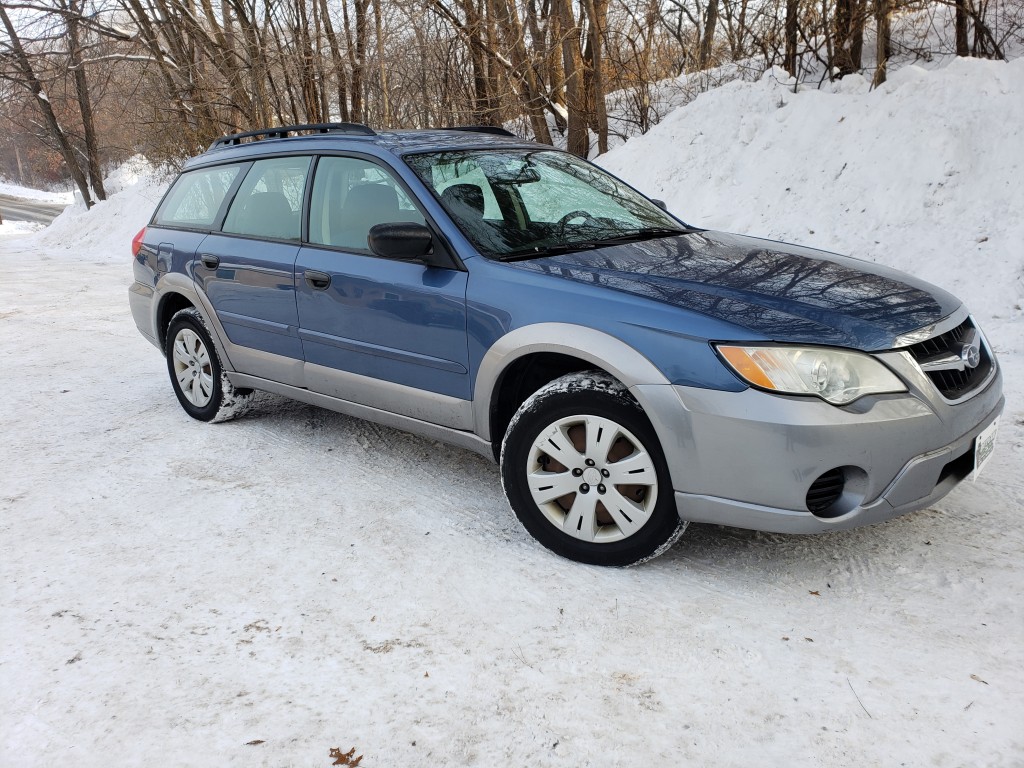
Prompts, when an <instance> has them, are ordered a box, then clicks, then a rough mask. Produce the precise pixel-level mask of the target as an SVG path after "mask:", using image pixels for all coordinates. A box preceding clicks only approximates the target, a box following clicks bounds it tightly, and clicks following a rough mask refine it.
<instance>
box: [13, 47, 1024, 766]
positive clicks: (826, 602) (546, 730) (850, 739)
mask: <svg viewBox="0 0 1024 768" xmlns="http://www.w3.org/2000/svg"><path fill="white" fill-rule="evenodd" d="M1022 124H1024V64H1022V62H1021V61H1015V62H1011V63H1010V64H996V63H990V62H957V63H955V64H953V65H951V66H949V67H947V68H942V69H937V70H935V71H931V72H923V71H919V70H903V71H901V72H898V73H896V74H895V75H894V76H893V78H892V82H891V83H890V84H888V85H886V86H885V88H883V89H880V90H879V91H875V92H868V90H867V87H866V85H865V84H864V83H863V81H858V80H857V79H856V78H853V79H851V78H848V79H846V80H844V81H843V84H842V87H841V89H840V90H839V92H836V93H826V92H818V91H801V92H799V93H796V94H794V93H792V90H791V89H789V88H788V87H787V85H786V83H785V82H784V81H781V80H780V79H779V76H778V74H777V73H776V74H772V75H769V76H767V77H766V78H765V79H763V80H762V81H760V82H757V83H735V84H732V85H729V86H726V87H723V88H720V89H717V90H715V91H712V92H709V93H707V94H705V95H703V96H701V97H699V98H698V99H697V100H696V101H694V102H692V103H691V104H689V105H688V106H686V107H684V108H682V109H680V110H678V111H677V112H675V113H674V114H672V115H671V116H670V117H669V118H668V119H666V120H665V121H664V122H663V123H662V124H661V125H660V126H658V127H657V128H655V129H654V130H652V131H651V132H650V133H649V134H647V135H646V136H644V137H639V138H635V139H633V140H631V141H629V142H628V143H627V144H626V145H624V146H623V147H621V148H619V149H617V150H615V151H613V152H612V153H609V154H608V155H606V156H605V157H603V158H601V162H602V163H603V164H605V165H606V166H607V167H608V168H610V169H611V170H613V171H614V172H615V173H617V174H619V175H621V176H623V177H625V178H626V179H627V180H629V181H630V182H632V183H633V184H634V185H635V186H637V187H639V188H640V189H641V190H643V191H645V192H647V193H648V194H650V195H652V196H654V197H662V198H664V199H666V200H667V201H668V202H669V206H670V208H671V209H672V210H673V211H674V212H675V213H677V214H678V215H680V216H681V217H682V218H684V219H685V220H687V221H688V222H692V223H694V224H699V225H703V226H712V227H717V228H722V229H727V230H735V231H745V232H749V233H752V234H760V235H766V236H773V237H781V238H785V239H788V240H792V241H797V242H801V243H805V244H811V245H817V246H819V247H824V248H829V249H834V250H840V251H848V252H852V253H853V254H854V255H856V256H859V257H861V258H866V259H871V260H875V261H879V262H884V263H886V264H890V265H892V266H895V267H898V268H902V269H907V270H909V271H912V272H914V273H916V274H918V275H920V276H923V277H925V278H927V279H930V280H932V281H933V282H936V283H939V284H940V285H943V286H945V287H947V288H949V289H950V290H952V291H953V292H955V293H957V294H958V295H960V296H962V297H964V298H965V299H966V300H967V301H968V302H969V304H970V305H971V306H972V308H973V309H974V311H975V312H976V314H977V316H978V318H979V320H980V322H981V324H982V326H983V327H984V328H985V329H986V331H987V332H988V334H989V336H990V338H991V339H992V341H993V343H994V344H995V345H996V347H997V349H998V351H999V354H1000V361H1001V363H1002V366H1003V371H1004V374H1005V381H1006V394H1007V408H1006V411H1005V412H1004V414H1003V417H1002V421H1001V425H1002V426H1001V432H1000V439H999V443H998V445H997V449H996V454H995V456H994V458H993V460H992V462H991V463H990V465H989V466H988V467H987V468H986V471H985V474H984V475H983V476H982V477H981V478H980V479H979V480H978V482H977V483H964V484H962V485H961V486H960V487H959V488H958V489H956V490H955V491H954V492H953V493H952V494H951V495H950V496H948V497H947V498H945V499H943V500H942V501H941V502H940V503H938V504H936V505H935V506H934V507H933V508H931V509H927V510H922V511H921V512H918V513H915V514H911V515H907V516H904V517H901V518H898V519H897V520H894V521H891V522H889V523H886V524H882V525H877V526H872V527H869V528H863V529H859V530H854V531H848V532H840V533H834V534H827V535H823V536H816V537H799V536H784V535H776V534H761V533H753V532H750V531H741V530H737V529H728V528H721V527H716V526H706V525H693V526H691V527H690V529H689V530H688V531H687V533H686V535H685V536H684V537H683V538H682V539H681V540H680V542H679V543H678V544H677V545H676V547H675V548H674V549H673V550H672V551H670V552H669V553H668V554H666V555H664V556H663V557H661V558H659V559H658V560H656V561H653V562H652V563H649V564H647V565H645V566H642V567H638V568H633V569H625V570H617V569H600V568H591V567H586V566H581V565H578V564H574V563H570V562H568V561H564V560H560V559H558V558H556V557H554V556H553V555H551V554H549V553H548V552H547V551H546V550H544V549H543V548H541V547H540V546H539V545H537V544H536V543H535V542H533V540H532V539H530V538H529V537H528V535H527V534H526V533H525V532H524V531H523V530H522V529H521V528H520V526H519V524H518V522H517V521H516V520H515V518H514V517H513V516H512V514H511V513H510V512H509V511H508V508H507V505H506V502H505V499H504V497H503V494H502V492H501V488H500V483H499V480H498V474H497V470H496V468H495V467H494V466H493V465H492V464H491V463H489V462H487V461H486V460H484V459H482V458H481V457H479V456H476V455H474V454H470V453H468V452H466V451H462V450H459V449H455V448H451V447H448V446H444V445H441V444H439V443H434V442H431V441H429V440H425V439H421V438H417V437H413V436H410V435H406V434H403V433H399V432H396V431H394V430H390V429H386V428H382V427H378V426H374V425H372V424H368V423H366V422H362V421H359V420H357V419H352V418H348V417H345V416H341V415H338V414H333V413H329V412H326V411H322V410H319V409H316V408H313V407H309V406H305V405H301V404H297V403H291V402H284V401H280V400H276V399H270V400H269V401H268V402H266V403H264V404H263V406H262V407H261V408H260V409H257V410H256V411H254V412H253V413H252V414H250V415H248V416H247V417H246V418H243V419H241V420H239V421H236V422H231V423H228V424H223V425H206V424H200V423H198V422H195V421H193V420H191V419H189V418H188V417H187V416H186V415H185V414H184V413H183V412H182V411H181V409H180V408H179V406H178V404H177V402H176V401H175V399H174V396H173V394H172V392H171V388H170V385H169V383H168V381H167V371H166V368H165V365H164V361H163V360H162V358H161V357H160V355H159V353H158V352H157V350H156V349H155V348H153V347H152V346H151V345H150V344H149V343H148V342H146V341H145V340H143V338H142V337H141V336H140V335H139V334H138V332H137V331H136V329H135V327H134V323H133V321H132V318H131V315H130V312H129V311H128V306H127V288H128V286H129V284H130V283H131V279H132V277H131V257H130V253H129V243H130V240H131V237H132V235H133V234H134V233H135V232H136V231H137V230H138V229H139V228H140V227H141V226H143V224H144V223H145V222H146V220H147V219H148V218H149V216H150V214H151V212H152V209H153V206H154V205H155V203H156V200H157V199H158V198H159V195H160V194H161V190H162V184H163V183H164V182H163V181H161V180H160V179H159V178H157V177H155V176H152V175H151V174H150V172H148V171H146V170H145V168H143V167H141V166H137V167H135V168H132V169H126V170H125V171H124V172H123V173H122V174H121V176H120V177H119V179H118V180H115V182H116V183H115V184H114V186H115V187H117V188H120V189H121V191H120V192H119V193H118V194H116V195H114V196H113V197H112V198H111V199H110V200H108V201H107V202H104V203H100V204H98V205H97V206H96V207H95V208H94V209H92V210H91V211H88V212H87V211H85V210H84V209H82V208H72V209H69V210H68V211H66V212H65V213H64V214H62V215H61V216H60V217H59V218H58V219H57V220H56V221H55V222H54V223H53V224H52V225H51V226H50V227H49V228H47V229H46V230H44V231H42V232H38V233H35V234H31V235H28V236H21V237H5V238H3V239H0V354H2V363H3V367H2V369H0V370H2V374H0V375H2V377H3V382H4V399H3V404H2V405H0V430H2V434H3V435H4V440H3V441H2V443H0V467H2V468H3V469H2V471H0V531H2V533H0V597H2V600H0V627H2V631H0V765H3V766H8V765H10V766H19V768H20V767H22V766H26V767H30V766H40V767H42V766H53V765H58V764H60V765H63V764H68V765H73V766H75V767H76V768H89V767H90V766H97V768H100V767H102V768H107V767H108V766H135V765H140V766H141V765H149V764H156V765H161V766H163V765H166V766H200V767H205V766H246V767H247V768H248V766H256V765H260V766H320V765H323V766H327V765H330V764H331V763H332V758H331V757H329V753H330V750H332V749H335V748H336V749H338V750H339V751H340V753H341V754H344V753H346V752H348V750H349V749H354V750H355V752H354V753H353V754H354V755H363V759H362V762H361V763H360V765H361V766H362V768H394V767H396V766H424V767H425V768H426V767H429V768H436V767H438V766H453V765H466V766H470V765H472V766H488V767H489V766H531V767H532V766H538V767H540V766H552V767H555V766H558V767H560V766H574V767H575V766H594V768H603V767H604V766H637V767H638V768H641V767H642V768H657V767H659V766H681V765H685V766H705V765H714V766H726V767H730V766H735V767H736V768H747V767H748V766H754V765H764V766H775V765H785V766H789V765H792V766H830V767H833V766H835V767H841V766H857V768H860V767H861V766H890V765H893V766H896V765H905V766H929V767H930V768H934V767H937V768H960V767H961V766H972V767H973V766H992V767H993V768H1009V767H1012V766H1018V765H1020V764H1021V756H1022V755H1024V738H1022V735H1021V728H1020V723H1021V722H1022V721H1024V704H1022V699H1021V691H1022V690H1024V656H1022V650H1021V649H1022V647H1024V607H1022V604H1021V601H1020V597H1019V595H1020V591H1021V586H1022V582H1024V528H1022V526H1021V525H1020V515H1021V510H1022V509H1024V481H1022V479H1021V477H1022V475H1024V472H1022V465H1024V462H1022V457H1024V386H1022V384H1021V382H1022V381H1024V339H1022V337H1024V333H1022V328H1024V314H1022V298H1024V283H1022V280H1024V274H1022V269H1024V246H1022V243H1024V231H1022V229H1021V227H1022V224H1021V216H1020V211H1021V210H1024V196H1022V195H1024V192H1022V188H1024V185H1022V184H1021V183H1020V181H1019V177H1020V173H1021V172H1022V171H1024V141H1022V140H1021V134H1020V128H1019V126H1020V125H1022Z"/></svg>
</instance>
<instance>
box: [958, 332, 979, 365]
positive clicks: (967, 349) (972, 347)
mask: <svg viewBox="0 0 1024 768" xmlns="http://www.w3.org/2000/svg"><path fill="white" fill-rule="evenodd" d="M960 359H961V360H963V361H964V365H965V366H967V367H968V368H972V369H973V368H977V367H978V363H980V362H981V347H980V346H979V345H978V342H977V341H976V340H974V339H971V341H970V342H969V343H967V344H964V345H963V347H962V348H961V350H960Z"/></svg>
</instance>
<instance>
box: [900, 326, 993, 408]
mask: <svg viewBox="0 0 1024 768" xmlns="http://www.w3.org/2000/svg"><path fill="white" fill-rule="evenodd" d="M972 330H974V331H975V332H977V331H976V329H975V326H974V323H973V322H971V318H967V319H966V320H964V321H963V322H962V323H960V325H958V326H957V327H956V328H954V329H952V330H950V331H946V332H945V333H943V334H940V335H938V336H933V337H932V338H930V339H925V340H924V341H921V342H918V343H917V344H913V345H912V346H910V347H907V351H909V352H910V354H911V356H912V357H913V358H914V360H916V361H917V363H918V365H920V366H921V368H922V370H924V372H925V374H926V375H927V376H928V378H929V379H931V381H932V383H933V384H934V385H935V387H936V389H938V390H939V392H940V393H941V394H942V396H943V397H944V398H946V399H947V400H959V399H961V398H963V397H965V396H966V395H968V394H970V392H971V391H972V390H974V389H975V388H977V387H978V386H980V385H981V384H982V382H984V381H985V380H986V379H987V378H988V375H989V373H991V372H992V356H991V355H989V352H988V349H986V348H985V345H984V344H980V347H981V350H980V351H981V359H980V360H979V362H978V365H977V367H975V368H967V367H964V369H963V370H957V369H956V368H945V369H939V370H929V368H928V363H929V361H934V360H935V359H937V358H940V357H943V356H952V357H957V358H958V357H959V356H960V346H961V342H962V341H963V339H964V337H965V336H966V335H967V334H968V332H969V331H972ZM978 339H979V343H980V339H981V336H980V334H978Z"/></svg>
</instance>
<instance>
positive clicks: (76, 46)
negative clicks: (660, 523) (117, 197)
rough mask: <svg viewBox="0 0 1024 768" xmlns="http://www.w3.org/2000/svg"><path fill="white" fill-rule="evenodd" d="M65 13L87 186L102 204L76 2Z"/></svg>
mask: <svg viewBox="0 0 1024 768" xmlns="http://www.w3.org/2000/svg"><path fill="white" fill-rule="evenodd" d="M67 10H68V11H69V13H68V15H67V30H68V54H69V56H68V58H69V59H70V65H71V70H72V72H73V74H74V81H75V96H76V97H77V99H78V111H79V112H81V114H82V133H83V134H84V137H85V159H86V166H87V168H88V170H89V184H90V185H91V186H92V191H93V192H95V193H96V198H97V199H98V200H106V199H107V191H106V190H105V189H104V188H103V172H102V170H101V169H100V149H99V142H98V141H97V140H96V126H95V123H94V121H93V117H92V98H91V96H90V95H89V83H88V81H87V79H86V76H85V65H84V64H82V45H81V40H80V39H79V35H78V24H79V13H80V9H79V8H78V7H77V0H71V2H70V3H69V4H68V6H67Z"/></svg>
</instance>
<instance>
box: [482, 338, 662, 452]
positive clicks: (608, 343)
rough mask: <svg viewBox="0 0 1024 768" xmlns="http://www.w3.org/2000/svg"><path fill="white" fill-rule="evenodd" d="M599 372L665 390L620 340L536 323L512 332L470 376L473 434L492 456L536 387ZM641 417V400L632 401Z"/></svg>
mask: <svg viewBox="0 0 1024 768" xmlns="http://www.w3.org/2000/svg"><path fill="white" fill-rule="evenodd" d="M589 369H598V370H602V371H604V372H605V373H607V374H609V375H610V376H614V377H615V378H616V379H618V380H619V381H621V382H622V383H623V384H624V385H625V386H626V387H628V388H630V391H631V392H632V393H633V395H634V397H636V395H637V392H636V390H635V389H633V388H634V387H635V386H637V385H641V384H668V383H669V381H668V379H667V378H665V375H664V374H663V373H662V372H661V371H660V370H659V369H658V368H657V367H656V366H655V365H654V363H652V362H651V361H650V360H648V359H647V358H646V357H644V356H643V355H642V354H640V353H639V352H637V351H636V350H635V349H633V348H632V347H631V346H629V345H628V344H626V343H625V342H624V341H622V340H621V339H617V338H615V337H614V336H611V335H609V334H607V333H604V332H603V331H598V330H595V329H593V328H587V327H584V326H578V325H573V324H571V323H538V324H535V325H528V326H524V327H522V328H517V329H516V330H514V331H511V332H509V333H508V334H506V335H505V336H502V337H501V338H500V339H498V341H496V342H495V343H494V344H493V345H492V346H491V348H490V349H488V350H487V353H486V354H485V355H484V357H483V360H482V361H481V362H480V366H479V369H478V372H477V376H476V383H475V386H474V394H473V410H474V419H475V423H476V425H477V431H478V434H479V435H480V436H481V437H482V438H484V439H485V440H489V441H490V442H491V444H492V446H494V453H495V456H496V457H497V455H498V454H499V452H500V450H501V441H502V438H503V437H504V434H505V430H506V428H507V427H508V424H509V422H510V421H511V419H512V416H513V415H514V414H515V412H516V411H517V410H518V409H519V406H520V405H522V403H523V402H524V401H525V400H526V399H527V398H528V397H529V396H530V395H532V394H533V393H534V392H536V391H537V390H538V389H540V387H542V386H544V385H545V384H547V383H548V382H550V381H554V380H555V379H557V378H559V377H560V376H562V375H564V374H566V373H572V372H574V371H582V370H589ZM637 400H638V401H639V402H640V405H641V407H643V408H644V410H645V411H647V410H648V409H647V404H646V403H645V402H644V399H643V398H642V397H637Z"/></svg>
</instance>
